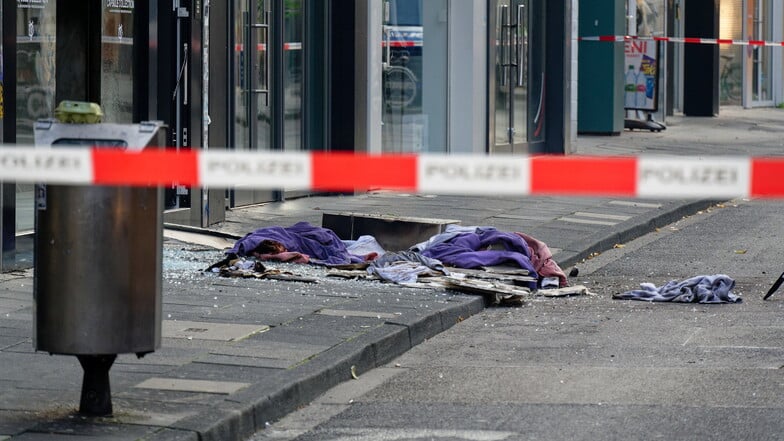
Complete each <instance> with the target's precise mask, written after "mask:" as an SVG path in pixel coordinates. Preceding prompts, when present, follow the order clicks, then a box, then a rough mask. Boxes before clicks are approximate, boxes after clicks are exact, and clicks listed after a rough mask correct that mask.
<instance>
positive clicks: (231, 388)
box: [135, 377, 250, 395]
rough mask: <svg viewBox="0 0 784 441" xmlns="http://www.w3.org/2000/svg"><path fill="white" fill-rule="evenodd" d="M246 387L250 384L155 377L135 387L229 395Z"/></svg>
mask: <svg viewBox="0 0 784 441" xmlns="http://www.w3.org/2000/svg"><path fill="white" fill-rule="evenodd" d="M248 386H250V383H240V382H234V381H208V380H185V379H179V378H159V377H155V378H150V379H148V380H145V381H142V382H141V383H139V384H137V385H136V386H135V387H137V388H141V389H157V390H172V391H179V392H200V393H208V394H222V395H230V394H233V393H235V392H237V391H239V390H240V389H243V388H246V387H248Z"/></svg>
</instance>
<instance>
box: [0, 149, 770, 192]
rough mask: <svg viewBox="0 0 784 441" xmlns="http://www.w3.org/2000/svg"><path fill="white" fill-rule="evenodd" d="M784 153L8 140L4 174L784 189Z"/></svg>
mask: <svg viewBox="0 0 784 441" xmlns="http://www.w3.org/2000/svg"><path fill="white" fill-rule="evenodd" d="M781 176H784V157H695V156H677V157H676V156H644V155H643V156H639V157H612V156H611V157H599V156H511V155H493V156H481V155H414V154H402V155H368V154H354V153H324V152H303V153H285V152H254V153H251V152H235V151H225V150H223V151H216V150H209V151H198V150H190V151H179V152H178V151H175V150H150V149H148V150H144V151H142V152H129V151H125V150H119V149H103V148H90V149H80V148H52V149H41V148H38V149H36V148H30V147H0V180H2V181H7V182H19V183H24V182H27V183H49V184H66V185H128V186H148V185H161V186H168V185H172V184H174V183H177V184H179V185H186V186H192V187H213V188H215V187H217V188H228V187H240V186H241V187H243V188H256V189H281V188H283V189H291V190H294V189H301V190H314V191H352V190H367V189H389V190H396V191H405V192H416V193H434V194H456V195H518V196H526V195H564V196H566V195H571V196H623V197H642V198H701V197H710V198H734V197H759V198H784V180H782V179H781Z"/></svg>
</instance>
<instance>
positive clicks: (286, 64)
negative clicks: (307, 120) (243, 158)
mask: <svg viewBox="0 0 784 441" xmlns="http://www.w3.org/2000/svg"><path fill="white" fill-rule="evenodd" d="M304 12H305V5H304V2H303V1H302V0H286V1H284V0H235V1H234V2H233V7H232V14H233V21H234V27H233V34H232V37H233V41H232V46H233V47H234V51H233V54H232V58H233V59H232V60H231V69H232V78H233V85H234V94H233V97H232V99H233V105H232V108H231V112H232V115H231V121H233V123H232V126H233V127H232V130H231V132H232V138H233V139H232V140H231V142H230V144H231V146H233V148H234V149H236V150H243V151H259V150H262V151H263V150H283V151H300V150H302V149H303V142H302V133H303V106H302V96H303V70H304V69H303V67H304V63H303V51H304V48H303V25H304ZM284 194H285V189H281V191H275V192H273V191H268V190H254V189H247V188H243V185H242V183H237V185H236V186H235V187H234V188H233V189H231V190H229V192H228V197H229V205H230V206H231V207H236V206H242V205H250V204H256V203H262V202H269V201H274V200H280V199H282V198H283V196H284Z"/></svg>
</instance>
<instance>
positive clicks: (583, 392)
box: [253, 201, 784, 441]
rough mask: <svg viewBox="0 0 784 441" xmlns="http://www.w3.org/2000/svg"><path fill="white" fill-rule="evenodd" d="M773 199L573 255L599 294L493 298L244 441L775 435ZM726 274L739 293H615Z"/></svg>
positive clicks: (783, 427) (777, 333)
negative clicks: (496, 301)
mask: <svg viewBox="0 0 784 441" xmlns="http://www.w3.org/2000/svg"><path fill="white" fill-rule="evenodd" d="M782 215H784V204H782V203H781V202H764V201H751V202H750V201H733V202H729V203H726V204H722V205H720V206H717V207H715V208H712V209H710V210H706V211H704V212H701V213H699V214H697V215H695V216H692V217H689V218H686V219H683V220H682V221H679V222H677V223H675V224H672V225H670V226H668V227H665V228H662V229H660V230H659V231H657V232H655V233H651V234H649V235H646V236H644V237H642V238H640V239H637V240H635V241H633V242H630V243H628V244H620V245H621V246H619V247H617V248H616V249H613V250H611V251H609V252H606V253H604V254H602V255H600V256H596V257H594V258H592V259H590V260H589V261H586V262H584V263H582V264H580V265H578V267H579V269H580V275H579V276H578V277H575V278H573V279H572V280H571V282H572V283H574V284H585V285H587V286H589V287H590V288H591V290H592V291H593V292H595V293H596V294H597V295H596V296H584V297H573V298H557V299H553V298H547V299H540V300H536V301H533V302H531V303H529V304H528V305H526V306H523V307H521V308H513V309H488V310H486V311H485V312H483V313H481V314H478V315H476V316H474V317H472V318H470V319H468V320H465V321H463V322H462V323H460V324H458V325H456V326H454V327H453V328H451V329H450V330H449V331H447V332H444V333H442V334H440V335H438V336H436V337H435V338H433V339H431V340H429V341H427V342H425V343H423V344H421V345H419V346H417V347H415V348H413V349H412V350H411V351H410V352H408V353H406V354H405V355H403V356H401V357H399V358H398V359H396V360H394V361H393V362H391V363H390V364H389V365H387V366H385V367H382V368H379V369H375V370H373V371H371V372H368V373H365V374H363V375H362V376H360V377H359V378H358V379H357V380H353V381H350V382H348V383H346V384H343V385H340V386H338V387H336V388H335V389H332V390H331V391H329V392H328V393H326V394H325V395H323V396H322V397H320V398H319V399H318V400H317V401H316V402H314V403H313V404H311V405H310V406H307V407H306V408H303V409H302V410H300V411H298V412H296V413H294V414H291V415H289V416H288V417H286V418H284V419H283V420H281V421H279V422H277V423H274V424H271V425H270V426H269V427H268V428H267V430H264V431H262V432H259V433H258V434H257V435H256V436H255V437H254V438H253V440H254V441H262V440H273V439H274V440H283V439H296V440H301V441H307V440H321V441H327V440H336V441H337V440H352V441H359V440H407V441H408V440H439V441H440V440H529V439H536V440H564V439H570V440H598V439H601V440H651V439H666V440H672V439H689V440H712V439H716V440H724V439H743V440H767V439H770V440H773V439H781V437H782V435H781V434H782V433H784V418H782V410H783V409H782V408H784V338H783V337H784V321H783V320H782V317H783V316H784V288H783V289H782V291H781V292H780V293H778V294H775V295H774V296H773V297H772V298H771V299H769V300H768V301H763V300H762V296H763V295H764V293H765V292H766V291H767V289H768V288H769V287H770V285H771V284H772V283H773V281H775V279H776V278H777V277H778V276H779V274H781V272H782V271H784V259H782V258H781V256H783V255H784V241H782V240H781V238H782V237H784V223H782V222H781V217H782ZM711 274H726V275H729V276H730V277H732V278H733V279H734V280H736V282H737V284H736V286H735V288H734V290H733V292H734V293H735V294H739V295H741V296H742V297H743V302H742V303H740V304H725V305H700V304H682V303H681V304H675V303H647V302H639V301H623V300H613V299H612V297H611V296H612V294H614V293H618V292H622V291H625V290H628V289H632V288H636V287H637V286H638V285H639V283H641V282H652V283H654V284H656V285H662V284H664V283H665V282H667V281H669V280H673V279H677V280H682V279H685V278H688V277H692V276H697V275H711Z"/></svg>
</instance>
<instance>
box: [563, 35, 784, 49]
mask: <svg viewBox="0 0 784 441" xmlns="http://www.w3.org/2000/svg"><path fill="white" fill-rule="evenodd" d="M577 41H601V42H611V43H613V42H614V43H621V42H627V41H664V42H667V43H681V44H717V45H736V46H767V47H783V46H784V41H765V40H733V39H728V38H700V37H657V36H650V37H640V36H636V35H596V36H589V37H578V38H577Z"/></svg>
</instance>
